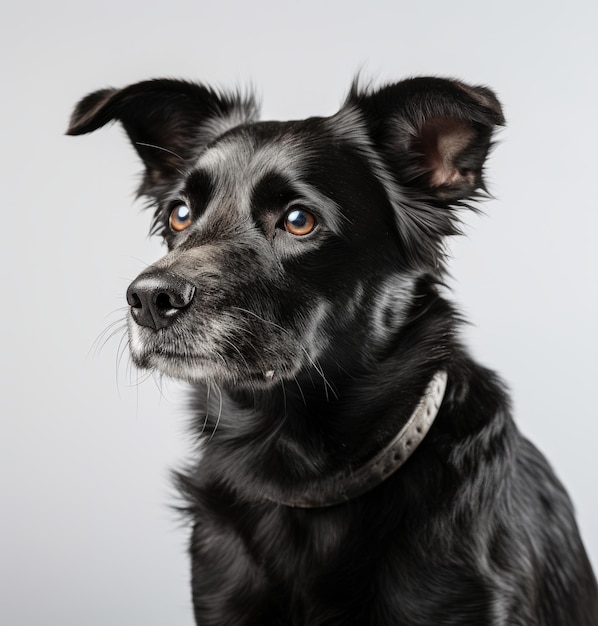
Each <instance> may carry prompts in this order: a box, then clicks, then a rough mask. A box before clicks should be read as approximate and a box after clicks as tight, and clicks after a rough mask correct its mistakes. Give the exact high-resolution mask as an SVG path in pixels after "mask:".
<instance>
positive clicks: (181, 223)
mask: <svg viewBox="0 0 598 626" xmlns="http://www.w3.org/2000/svg"><path fill="white" fill-rule="evenodd" d="M168 223H169V224H170V228H171V230H174V231H175V232H177V233H180V232H181V231H182V230H185V228H188V227H189V226H190V225H191V211H190V210H189V207H188V206H187V205H186V204H179V205H178V206H176V207H175V208H174V209H172V211H171V212H170V218H169V220H168Z"/></svg>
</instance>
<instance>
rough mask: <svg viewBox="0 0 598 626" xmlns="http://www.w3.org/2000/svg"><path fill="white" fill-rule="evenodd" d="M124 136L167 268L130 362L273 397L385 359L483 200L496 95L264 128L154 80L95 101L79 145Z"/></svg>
mask: <svg viewBox="0 0 598 626" xmlns="http://www.w3.org/2000/svg"><path fill="white" fill-rule="evenodd" d="M113 120H118V121H120V122H121V123H122V124H123V126H124V128H125V130H126V131H127V133H128V135H129V137H130V139H131V141H132V143H133V145H134V146H135V149H136V150H137V152H138V154H139V156H140V157H141V159H142V160H143V162H144V164H145V167H146V170H145V176H144V178H143V182H142V184H141V187H140V194H141V195H144V196H147V197H149V198H150V199H151V201H152V203H153V204H154V205H155V208H156V209H155V221H154V228H155V230H156V231H157V232H159V233H160V234H161V235H162V236H163V237H164V239H165V241H166V243H167V245H168V248H169V252H168V254H167V255H166V256H165V257H163V258H162V259H160V260H159V261H157V262H156V263H155V264H153V265H152V266H151V267H149V268H148V269H147V270H145V271H144V272H143V273H142V274H141V275H140V276H139V277H138V278H137V279H136V280H134V281H133V283H132V284H131V286H130V287H129V290H128V292H127V300H128V303H129V305H130V315H129V338H130V347H131V352H132V356H133V360H134V361H135V362H136V363H137V364H138V365H139V366H141V367H143V368H155V369H158V370H160V371H162V372H164V373H166V374H168V375H170V376H174V377H177V378H182V379H186V380H190V381H197V380H208V381H216V382H221V383H225V384H226V383H229V384H237V385H242V386H246V385H259V386H263V385H269V384H271V383H272V382H273V381H276V380H281V379H290V378H293V377H297V376H300V375H302V374H303V373H305V372H310V371H311V372H312V373H313V372H314V371H318V370H320V368H327V367H330V366H332V365H333V364H334V366H338V367H344V368H347V367H350V366H352V365H354V364H356V363H361V362H363V361H364V359H368V358H371V356H372V354H376V353H377V351H379V352H383V351H384V349H385V348H386V347H387V346H388V344H389V342H390V341H391V340H392V338H393V337H395V336H396V334H397V333H398V332H400V327H401V325H402V324H403V322H404V320H405V318H406V316H407V313H408V310H409V308H410V306H411V305H412V297H413V293H414V289H415V284H416V282H417V281H418V279H419V278H420V277H422V276H425V275H434V274H438V272H439V270H440V268H441V266H442V254H443V253H442V241H443V238H444V237H446V236H447V235H450V234H452V233H454V232H456V230H457V224H456V217H455V209H456V208H459V207H460V206H464V205H467V203H468V202H469V201H471V200H472V199H475V198H476V197H477V195H478V194H479V193H480V191H483V190H484V182H483V178H482V171H483V165H484V161H485V159H486V156H487V154H488V150H489V148H490V146H491V141H492V134H493V132H494V130H495V127H496V126H497V125H501V124H502V123H503V121H504V120H503V116H502V112H501V108H500V105H499V103H498V101H497V99H496V97H495V96H494V94H493V93H492V92H491V91H490V90H488V89H486V88H483V87H471V86H468V85H465V84H463V83H461V82H457V81H454V80H444V79H438V78H415V79H410V80H405V81H403V82H400V83H396V84H392V85H389V86H386V87H383V88H381V89H377V90H374V89H370V88H361V87H359V86H358V85H357V84H356V85H354V86H353V88H352V89H351V91H350V93H349V96H348V97H347V99H346V101H345V103H344V104H343V106H342V108H341V109H340V111H339V112H338V113H336V114H335V115H333V116H331V117H326V118H310V119H306V120H302V121H291V122H260V121H257V106H256V104H255V102H254V100H253V99H252V98H251V97H244V96H241V95H239V94H236V95H235V94H223V93H219V92H216V91H214V90H211V89H209V88H206V87H205V86H201V85H197V84H192V83H187V82H182V81H175V80H155V81H147V82H142V83H139V84H135V85H131V86H129V87H126V88H124V89H121V90H116V89H105V90H102V91H98V92H96V93H93V94H90V95H89V96H87V97H86V98H84V99H83V100H82V101H81V102H80V103H79V104H78V106H77V108H76V109H75V111H74V113H73V116H72V120H71V125H70V127H69V130H68V133H69V134H73V135H77V134H82V133H88V132H91V131H93V130H96V129H97V128H99V127H101V126H103V125H105V124H106V123H108V122H110V121H113Z"/></svg>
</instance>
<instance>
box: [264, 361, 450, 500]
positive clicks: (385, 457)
mask: <svg viewBox="0 0 598 626" xmlns="http://www.w3.org/2000/svg"><path fill="white" fill-rule="evenodd" d="M446 383H447V374H446V372H445V371H444V370H440V371H438V372H436V374H435V375H434V377H433V378H432V380H431V381H430V383H429V384H428V386H427V388H426V390H425V392H424V394H423V396H422V397H421V399H420V401H419V403H418V404H417V406H416V408H415V410H414V411H413V413H412V414H411V416H410V417H409V419H408V420H407V421H406V422H405V423H404V424H403V426H402V428H401V429H400V430H399V432H398V433H397V434H396V435H395V436H394V437H393V438H392V439H391V440H390V441H389V442H388V444H387V445H386V446H385V447H384V448H383V449H382V450H380V451H379V452H378V453H377V454H376V455H375V456H374V457H373V458H371V459H370V460H369V461H367V462H366V463H364V464H363V465H361V466H360V467H358V468H357V469H354V470H353V469H351V470H346V471H341V472H339V473H337V474H335V475H334V476H332V477H330V478H329V479H326V480H316V481H313V482H311V483H310V484H308V485H306V486H302V487H301V488H300V489H298V490H297V492H296V493H293V494H291V495H289V496H287V497H285V498H278V497H274V496H269V495H268V494H265V498H266V499H267V500H270V501H272V502H276V503H277V504H282V505H285V506H289V507H295V508H304V509H309V508H321V507H329V506H334V505H336V504H341V503H343V502H347V501H349V500H352V499H353V498H356V497H358V496H360V495H363V494H364V493H366V492H368V491H370V490H372V489H374V487H376V486H378V485H379V484H380V483H382V482H384V481H385V480H386V479H387V478H388V477H389V476H391V475H392V474H393V473H394V472H396V471H397V470H398V469H399V468H400V467H401V466H402V465H403V464H404V463H405V462H406V461H407V459H409V457H410V456H411V455H412V454H413V452H414V451H415V450H416V449H417V447H418V446H419V444H420V443H421V442H422V441H423V439H424V437H425V436H426V434H427V433H428V431H429V430H430V427H431V426H432V424H433V423H434V420H435V419H436V416H437V415H438V411H439V410H440V405H441V404H442V400H443V398H444V393H445V390H446Z"/></svg>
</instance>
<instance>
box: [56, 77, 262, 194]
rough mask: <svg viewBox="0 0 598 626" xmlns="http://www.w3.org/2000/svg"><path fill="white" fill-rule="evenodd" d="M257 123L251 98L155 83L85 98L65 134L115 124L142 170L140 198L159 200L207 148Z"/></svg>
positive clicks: (186, 85) (173, 82) (164, 81)
mask: <svg viewBox="0 0 598 626" xmlns="http://www.w3.org/2000/svg"><path fill="white" fill-rule="evenodd" d="M256 118H257V105H256V102H255V101H254V99H253V98H252V97H251V96H246V97H245V96H241V95H239V94H234V95H227V94H223V93H218V92H216V91H214V90H212V89H210V88H208V87H205V86H203V85H198V84H195V83H190V82H185V81H180V80H170V79H159V80H150V81H144V82H141V83H137V84H135V85H130V86H128V87H125V88H124V89H102V90H100V91H96V92H94V93H91V94H89V95H88V96H86V97H85V98H83V99H82V100H81V101H80V102H79V104H77V106H76V107H75V110H74V111H73V114H72V116H71V120H70V125H69V128H68V130H67V134H68V135H81V134H83V133H90V132H92V131H94V130H96V129H98V128H100V127H101V126H104V125H105V124H107V123H108V122H111V121H116V120H118V121H120V122H121V123H122V125H123V126H124V128H125V130H126V131H127V134H128V135H129V138H130V139H131V142H132V144H133V145H134V146H135V149H136V150H137V152H138V154H139V156H140V157H141V159H142V160H143V162H144V164H145V166H146V173H145V177H144V179H143V182H142V184H141V186H140V188H139V194H140V195H147V196H151V197H155V198H159V197H160V195H161V194H162V192H163V191H164V190H165V189H166V188H167V187H168V185H169V184H171V183H172V181H173V180H175V179H176V178H177V177H178V176H179V175H180V172H181V171H184V170H185V168H186V167H187V166H188V164H189V163H190V162H191V161H192V160H193V159H194V158H196V157H197V155H198V154H199V153H200V152H201V150H202V149H203V148H204V147H205V146H206V145H207V144H208V143H210V142H211V141H214V140H215V139H216V138H217V137H218V136H219V135H221V134H223V133H224V132H226V131H227V130H229V129H231V128H233V127H235V126H238V125H239V124H243V123H246V122H249V121H252V120H254V119H256Z"/></svg>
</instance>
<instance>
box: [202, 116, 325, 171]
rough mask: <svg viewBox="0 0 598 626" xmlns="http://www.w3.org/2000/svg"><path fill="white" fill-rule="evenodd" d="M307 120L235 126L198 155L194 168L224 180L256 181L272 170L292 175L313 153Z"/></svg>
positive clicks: (302, 166)
mask: <svg viewBox="0 0 598 626" xmlns="http://www.w3.org/2000/svg"><path fill="white" fill-rule="evenodd" d="M306 123H307V122H257V123H254V124H248V125H246V126H242V127H239V128H237V129H234V130H233V131H230V132H228V133H227V134H226V135H224V136H223V137H221V138H220V139H219V140H217V141H216V142H215V143H213V144H212V145H211V146H209V147H208V148H207V149H206V150H205V151H204V152H203V153H202V154H201V155H200V157H199V158H198V160H197V162H196V164H195V165H196V168H198V169H201V170H203V171H205V172H206V173H208V174H209V175H210V177H212V178H213V179H217V180H223V179H224V181H226V179H232V178H234V179H235V181H238V180H239V179H240V178H242V179H244V180H245V181H246V182H253V183H255V182H256V181H257V180H259V179H260V178H262V177H263V176H264V175H266V174H271V173H274V174H281V175H286V176H289V177H291V176H292V174H293V173H297V170H301V169H302V168H304V167H305V165H306V164H307V162H308V160H309V159H310V155H312V154H313V138H312V137H311V133H306V132H305V128H306ZM224 181H223V182H224ZM230 182H232V181H230Z"/></svg>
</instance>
